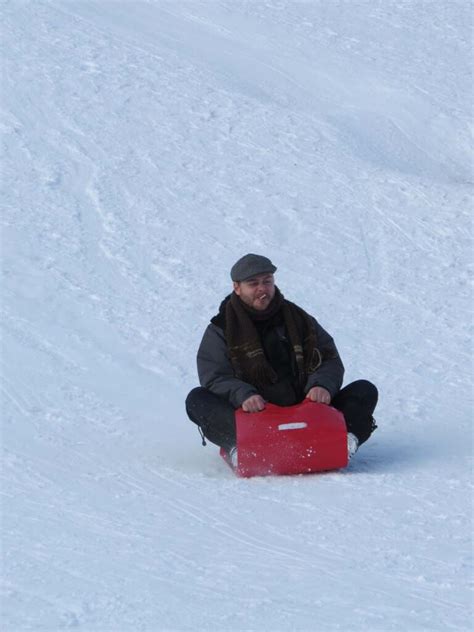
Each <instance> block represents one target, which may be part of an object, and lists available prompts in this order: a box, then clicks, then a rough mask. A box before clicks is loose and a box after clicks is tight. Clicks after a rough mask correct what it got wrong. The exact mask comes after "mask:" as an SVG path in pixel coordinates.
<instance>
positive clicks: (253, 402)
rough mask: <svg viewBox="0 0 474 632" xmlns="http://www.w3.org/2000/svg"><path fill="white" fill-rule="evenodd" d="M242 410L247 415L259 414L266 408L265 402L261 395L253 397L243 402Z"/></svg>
mask: <svg viewBox="0 0 474 632" xmlns="http://www.w3.org/2000/svg"><path fill="white" fill-rule="evenodd" d="M242 408H243V409H244V410H245V412H246V413H259V412H260V411H261V410H263V409H264V408H265V400H264V399H263V397H261V396H260V395H252V397H249V398H248V399H246V400H245V402H243V404H242Z"/></svg>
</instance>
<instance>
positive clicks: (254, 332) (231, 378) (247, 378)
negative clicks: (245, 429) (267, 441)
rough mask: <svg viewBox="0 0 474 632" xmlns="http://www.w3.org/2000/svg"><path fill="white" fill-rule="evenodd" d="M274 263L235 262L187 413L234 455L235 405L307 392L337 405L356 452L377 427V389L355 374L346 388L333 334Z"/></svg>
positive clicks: (248, 407)
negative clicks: (293, 294) (288, 292)
mask: <svg viewBox="0 0 474 632" xmlns="http://www.w3.org/2000/svg"><path fill="white" fill-rule="evenodd" d="M275 271H276V267H275V266H274V265H273V263H272V262H271V261H270V260H269V259H267V258H266V257H263V256H260V255H254V254H248V255H245V256H244V257H242V258H241V259H239V260H238V261H237V263H235V265H234V266H233V267H232V270H231V278H232V281H233V292H232V294H230V295H229V296H227V297H226V298H225V299H224V300H223V301H222V303H221V305H220V308H219V313H218V314H217V315H216V316H214V317H213V318H212V319H211V322H210V324H209V325H208V327H207V329H206V331H205V333H204V336H203V339H202V342H201V345H200V347H199V350H198V354H197V367H198V374H199V381H200V384H201V386H200V387H197V388H195V389H193V390H192V391H191V392H190V393H189V395H188V397H187V399H186V411H187V413H188V416H189V418H190V419H191V420H192V421H193V422H194V423H196V424H197V425H198V427H199V428H200V431H201V433H202V434H203V441H204V436H205V437H206V438H207V439H209V441H211V442H213V443H215V444H217V445H218V446H221V447H223V448H224V449H225V450H226V451H227V452H228V453H229V456H230V458H231V460H232V462H233V463H234V465H235V464H236V462H237V458H238V457H237V452H236V428H235V410H236V409H237V408H240V407H242V409H243V410H244V411H245V412H248V413H256V412H259V411H263V410H264V408H265V403H266V402H270V403H272V404H276V405H278V406H292V405H294V404H298V403H300V402H302V401H303V400H304V399H305V398H308V399H309V400H311V401H313V402H319V403H322V404H330V405H331V406H333V407H334V408H337V409H338V410H340V411H341V412H342V413H343V415H344V419H345V422H346V426H347V431H348V435H347V437H348V439H347V441H348V453H349V457H351V456H353V454H355V452H356V451H357V449H358V447H359V446H360V445H361V444H362V443H364V442H365V441H367V439H368V438H369V437H370V435H371V434H372V432H373V431H374V429H375V428H376V425H375V422H374V419H373V416H372V415H373V412H374V409H375V406H376V404H377V397H378V394H377V389H376V387H375V386H374V385H373V384H371V383H370V382H368V381H366V380H357V381H356V382H352V383H351V384H348V385H347V386H345V387H344V388H343V389H341V385H342V378H343V375H344V366H343V364H342V361H341V358H340V357H339V353H338V351H337V348H336V345H335V344H334V341H333V339H332V337H331V336H330V335H329V334H328V333H327V331H325V330H324V329H323V328H322V327H321V325H320V324H319V323H318V322H317V321H316V319H315V318H313V316H311V315H309V314H308V313H306V312H305V311H304V310H303V309H301V307H298V306H297V305H295V304H294V303H291V302H290V301H288V300H287V299H285V298H284V297H283V294H282V293H281V292H280V290H279V289H278V288H277V287H276V286H275V282H274V277H273V273H274V272H275Z"/></svg>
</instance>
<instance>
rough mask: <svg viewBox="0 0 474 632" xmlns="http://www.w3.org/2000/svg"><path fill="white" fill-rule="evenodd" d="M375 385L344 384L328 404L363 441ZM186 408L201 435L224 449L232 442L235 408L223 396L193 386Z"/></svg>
mask: <svg viewBox="0 0 474 632" xmlns="http://www.w3.org/2000/svg"><path fill="white" fill-rule="evenodd" d="M377 399H378V392H377V388H376V387H375V386H374V385H373V384H372V383H371V382H368V381H367V380H357V381H356V382H352V383H351V384H348V385H347V386H345V387H344V388H343V389H342V390H340V391H339V393H338V394H337V395H336V396H335V397H334V399H333V400H332V402H331V406H334V408H337V409H338V410H340V411H341V412H342V413H343V415H344V419H345V420H346V426H347V431H348V432H352V433H353V434H355V436H356V437H357V438H358V439H359V444H361V443H364V441H367V439H368V438H369V437H370V435H371V434H372V432H373V431H374V430H375V428H376V427H377V426H376V425H375V423H374V418H373V417H372V415H373V412H374V410H375V406H376V405H377ZM186 412H187V413H188V417H189V418H190V419H191V421H194V423H195V424H197V425H198V426H199V427H200V428H201V431H202V432H203V433H204V436H205V437H206V438H207V439H209V441H211V442H212V443H215V444H217V445H218V446H222V447H223V448H225V449H226V450H228V449H230V448H231V447H232V446H234V445H235V444H236V433H235V409H234V408H233V406H232V405H231V404H229V402H228V401H227V400H225V399H224V398H222V397H219V396H218V395H214V393H211V391H208V390H207V389H206V388H202V387H197V388H194V389H193V390H192V391H191V392H190V393H189V395H188V397H187V398H186Z"/></svg>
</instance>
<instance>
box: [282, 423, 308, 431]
mask: <svg viewBox="0 0 474 632" xmlns="http://www.w3.org/2000/svg"><path fill="white" fill-rule="evenodd" d="M307 427H308V424H307V423H306V421H294V422H292V423H288V424H280V425H279V426H278V430H301V429H303V428H307Z"/></svg>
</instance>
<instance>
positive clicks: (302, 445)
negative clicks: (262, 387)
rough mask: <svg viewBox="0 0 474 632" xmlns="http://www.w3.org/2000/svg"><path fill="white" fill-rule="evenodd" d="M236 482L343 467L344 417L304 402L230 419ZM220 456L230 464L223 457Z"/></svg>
mask: <svg viewBox="0 0 474 632" xmlns="http://www.w3.org/2000/svg"><path fill="white" fill-rule="evenodd" d="M235 420H236V427H237V449H238V466H237V468H235V469H234V471H235V473H236V474H237V476H242V477H246V478H248V477H251V476H267V475H269V474H303V473H309V472H322V471H326V470H335V469H339V468H343V467H346V465H347V461H348V457H347V430H346V424H345V421H344V416H343V414H342V413H341V412H340V411H338V410H336V409H335V408H332V407H331V406H326V405H325V404H317V403H315V402H311V401H309V400H305V401H304V402H302V403H301V404H298V405H296V406H287V407H281V406H275V405H274V404H267V405H266V407H265V410H263V411H261V412H259V413H246V412H244V411H243V410H242V409H241V408H239V410H237V411H236V413H235ZM220 454H221V456H222V457H223V458H224V460H225V461H226V462H227V463H228V464H229V465H231V464H230V462H229V459H228V458H227V453H226V452H225V450H224V449H222V448H221V451H220Z"/></svg>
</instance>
